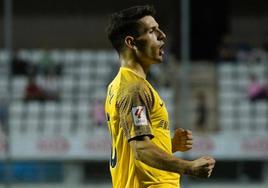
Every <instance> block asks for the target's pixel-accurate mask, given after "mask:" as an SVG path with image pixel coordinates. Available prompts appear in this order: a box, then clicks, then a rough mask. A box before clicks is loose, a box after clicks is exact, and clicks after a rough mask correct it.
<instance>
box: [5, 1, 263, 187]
mask: <svg viewBox="0 0 268 188" xmlns="http://www.w3.org/2000/svg"><path fill="white" fill-rule="evenodd" d="M147 3H148V4H152V5H154V6H155V8H156V10H157V13H158V14H157V17H158V18H157V19H158V22H159V23H160V26H161V27H162V30H164V32H165V33H166V34H167V35H168V39H167V45H166V52H167V54H168V56H167V57H166V59H165V62H164V64H162V65H156V66H153V67H152V70H151V72H150V74H149V77H148V79H149V80H150V81H151V82H152V84H153V85H154V86H155V87H156V88H157V89H158V91H159V92H160V95H161V96H162V98H163V99H164V100H165V101H166V105H167V107H168V110H169V113H170V121H171V128H172V130H173V129H174V128H175V127H184V128H188V129H192V130H193V133H194V137H195V143H194V148H193V150H192V151H190V152H189V153H187V154H185V155H183V156H182V157H185V158H189V159H192V158H194V157H196V156H199V155H204V154H208V155H212V156H214V157H215V158H216V160H217V164H216V167H215V171H214V174H213V176H212V177H211V178H210V179H209V180H200V179H194V178H187V177H183V178H182V185H181V187H182V188H183V187H190V188H203V187H213V188H214V187H221V188H223V187H230V188H231V187H237V188H240V187H241V188H242V187H243V188H244V187H248V188H251V187H252V188H255V187H267V185H268V178H267V177H268V176H267V175H268V162H267V159H268V137H267V133H268V94H267V93H266V94H265V89H266V91H268V89H267V87H268V25H267V23H268V12H267V7H268V3H267V1H265V0H258V1H254V2H253V1H250V0H236V1H231V0H218V1H212V0H202V1H195V0H192V1H190V0H189V1H187V0H166V1H156V0H151V1H149V0H143V1H142V0H137V1H123V0H117V1H86V0H77V1H73V0H64V1H63V0H58V1H54V0H39V1H34V0H23V1H19V0H3V1H1V3H0V188H2V187H3V188H4V187H14V188H34V187H43V188H62V187H65V188H74V187H81V188H83V187H87V188H90V187H92V188H106V187H111V185H110V181H111V179H110V175H109V155H110V136H109V134H108V131H107V128H106V124H105V118H104V114H103V106H102V104H103V100H104V97H105V92H106V86H107V83H108V82H109V81H110V80H111V79H112V78H113V76H114V75H115V74H116V72H117V69H118V66H119V63H118V58H117V55H116V53H115V52H114V51H113V50H112V49H111V46H110V44H109V42H108V40H107V39H106V34H105V26H106V24H107V23H108V15H109V14H110V13H111V12H113V11H117V10H120V9H122V8H126V7H129V6H131V5H143V4H147ZM258 91H260V92H261V94H260V95H258V96H255V95H256V93H257V92H258ZM177 155H178V156H180V155H181V154H177Z"/></svg>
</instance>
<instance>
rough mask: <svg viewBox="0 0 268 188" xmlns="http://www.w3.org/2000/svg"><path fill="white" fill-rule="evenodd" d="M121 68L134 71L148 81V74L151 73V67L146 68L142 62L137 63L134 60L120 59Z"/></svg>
mask: <svg viewBox="0 0 268 188" xmlns="http://www.w3.org/2000/svg"><path fill="white" fill-rule="evenodd" d="M120 62H121V67H126V68H129V69H131V70H132V71H134V72H135V73H136V74H138V75H139V76H141V77H142V78H144V79H146V74H147V72H148V71H149V68H150V66H146V65H144V64H142V63H141V62H137V61H135V60H134V59H130V58H122V57H120Z"/></svg>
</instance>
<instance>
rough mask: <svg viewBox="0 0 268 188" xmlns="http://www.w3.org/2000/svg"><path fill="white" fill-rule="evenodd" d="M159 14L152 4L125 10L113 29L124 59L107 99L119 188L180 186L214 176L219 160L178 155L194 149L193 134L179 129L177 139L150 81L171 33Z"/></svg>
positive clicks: (115, 180) (113, 168) (112, 23)
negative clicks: (162, 27)
mask: <svg viewBox="0 0 268 188" xmlns="http://www.w3.org/2000/svg"><path fill="white" fill-rule="evenodd" d="M154 14H155V11H154V8H153V7H151V6H147V5H146V6H135V7H131V8H128V9H124V10H122V11H120V12H117V13H114V14H113V15H112V16H111V21H110V24H109V26H108V28H107V32H108V38H109V40H110V41H111V43H112V45H113V47H114V48H115V49H116V50H117V52H118V54H119V59H120V63H121V67H120V70H119V72H118V74H117V76H116V77H115V78H114V80H113V81H112V82H111V83H110V84H109V86H108V90H107V98H106V102H105V111H106V115H107V121H108V127H109V130H110V133H111V137H112V148H111V150H112V152H111V161H110V171H111V176H112V184H113V187H115V188H145V187H146V188H178V187H179V178H180V175H182V174H187V175H192V176H197V177H209V176H210V175H211V172H212V169H213V167H214V164H215V160H214V159H213V158H212V157H209V156H203V157H201V158H198V159H196V160H193V161H188V160H183V159H180V158H178V157H175V156H173V155H172V153H174V152H176V151H187V150H189V149H191V147H192V133H191V132H190V131H189V130H183V129H177V130H175V134H174V137H173V139H171V137H170V130H169V119H168V113H167V110H166V106H165V103H164V102H163V100H162V99H161V98H160V96H159V95H158V93H157V92H156V91H155V89H154V88H153V87H152V86H151V85H150V83H149V82H148V81H147V80H146V73H147V72H148V71H149V69H150V66H151V65H153V64H157V63H161V62H162V61H163V56H164V49H163V46H164V41H165V38H166V35H165V34H164V33H163V31H161V30H160V29H159V25H158V23H157V22H156V20H155V19H154Z"/></svg>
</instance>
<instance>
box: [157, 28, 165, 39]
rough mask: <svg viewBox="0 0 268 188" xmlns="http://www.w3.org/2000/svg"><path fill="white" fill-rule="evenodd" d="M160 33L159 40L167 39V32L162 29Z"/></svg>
mask: <svg viewBox="0 0 268 188" xmlns="http://www.w3.org/2000/svg"><path fill="white" fill-rule="evenodd" d="M158 33H159V35H158V40H165V39H166V38H167V36H166V34H165V33H164V32H163V31H162V30H161V29H159V30H158Z"/></svg>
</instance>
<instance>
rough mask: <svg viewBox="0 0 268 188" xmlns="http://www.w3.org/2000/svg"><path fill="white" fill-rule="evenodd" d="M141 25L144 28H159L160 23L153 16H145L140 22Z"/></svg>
mask: <svg viewBox="0 0 268 188" xmlns="http://www.w3.org/2000/svg"><path fill="white" fill-rule="evenodd" d="M139 23H140V24H141V26H142V27H144V28H152V27H158V23H157V22H156V21H155V19H154V18H153V17H152V16H144V17H143V18H141V19H140V20H139Z"/></svg>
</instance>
